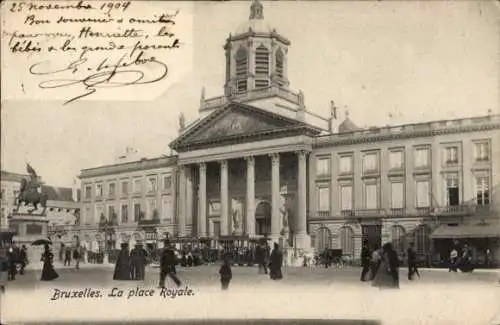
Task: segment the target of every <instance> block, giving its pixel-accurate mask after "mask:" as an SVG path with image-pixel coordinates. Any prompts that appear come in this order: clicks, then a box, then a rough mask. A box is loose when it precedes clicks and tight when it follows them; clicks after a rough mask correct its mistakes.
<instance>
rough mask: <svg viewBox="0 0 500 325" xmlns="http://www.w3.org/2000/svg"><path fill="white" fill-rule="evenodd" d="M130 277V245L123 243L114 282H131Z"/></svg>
mask: <svg viewBox="0 0 500 325" xmlns="http://www.w3.org/2000/svg"><path fill="white" fill-rule="evenodd" d="M130 276H131V272H130V255H129V251H128V244H127V243H123V244H122V245H121V250H120V253H119V254H118V258H117V260H116V264H115V272H114V274H113V280H130Z"/></svg>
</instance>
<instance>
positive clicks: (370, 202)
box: [365, 184, 379, 210]
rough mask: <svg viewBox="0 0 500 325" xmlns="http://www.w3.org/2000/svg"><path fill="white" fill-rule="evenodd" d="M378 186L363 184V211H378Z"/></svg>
mask: <svg viewBox="0 0 500 325" xmlns="http://www.w3.org/2000/svg"><path fill="white" fill-rule="evenodd" d="M378 201H379V200H378V185H377V184H365V209H368V210H374V209H378Z"/></svg>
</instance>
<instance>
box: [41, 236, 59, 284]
mask: <svg viewBox="0 0 500 325" xmlns="http://www.w3.org/2000/svg"><path fill="white" fill-rule="evenodd" d="M44 248H45V249H44V252H43V254H42V259H41V260H42V261H43V268H42V276H41V280H42V281H52V280H55V279H57V278H58V277H59V274H57V272H56V270H54V265H53V262H54V254H52V252H51V251H50V247H49V245H48V244H45V247H44Z"/></svg>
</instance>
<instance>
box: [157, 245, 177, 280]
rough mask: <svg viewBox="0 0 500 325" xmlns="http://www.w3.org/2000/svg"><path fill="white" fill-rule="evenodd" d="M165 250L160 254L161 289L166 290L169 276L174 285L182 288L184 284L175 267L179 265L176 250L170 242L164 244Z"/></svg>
mask: <svg viewBox="0 0 500 325" xmlns="http://www.w3.org/2000/svg"><path fill="white" fill-rule="evenodd" d="M163 246H164V247H163V249H162V251H161V253H160V285H159V286H160V288H165V278H166V277H167V276H168V277H169V278H170V279H172V281H174V283H175V284H176V285H177V286H178V287H180V286H181V284H182V282H181V280H180V279H179V278H178V277H177V272H176V269H175V266H176V264H177V256H176V255H175V252H174V250H173V249H172V248H171V247H170V241H169V240H165V241H164V242H163Z"/></svg>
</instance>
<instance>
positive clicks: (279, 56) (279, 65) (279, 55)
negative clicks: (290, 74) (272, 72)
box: [276, 49, 285, 78]
mask: <svg viewBox="0 0 500 325" xmlns="http://www.w3.org/2000/svg"><path fill="white" fill-rule="evenodd" d="M284 59H285V56H284V54H283V51H281V49H278V51H277V52H276V74H277V75H278V77H280V78H283V69H284V62H283V61H284Z"/></svg>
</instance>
